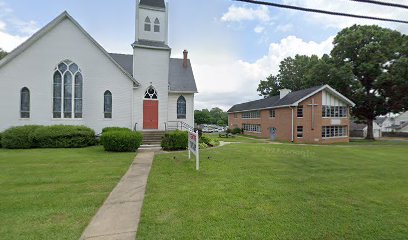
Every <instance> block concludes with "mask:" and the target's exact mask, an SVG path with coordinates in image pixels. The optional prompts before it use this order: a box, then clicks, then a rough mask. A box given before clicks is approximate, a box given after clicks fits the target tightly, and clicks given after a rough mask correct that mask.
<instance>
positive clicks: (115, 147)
mask: <svg viewBox="0 0 408 240" xmlns="http://www.w3.org/2000/svg"><path fill="white" fill-rule="evenodd" d="M142 141H143V135H142V134H141V133H139V132H132V131H123V130H116V131H107V132H106V131H105V133H103V134H102V137H101V143H102V145H103V147H104V148H105V151H109V152H135V151H136V150H137V149H139V147H140V145H142Z"/></svg>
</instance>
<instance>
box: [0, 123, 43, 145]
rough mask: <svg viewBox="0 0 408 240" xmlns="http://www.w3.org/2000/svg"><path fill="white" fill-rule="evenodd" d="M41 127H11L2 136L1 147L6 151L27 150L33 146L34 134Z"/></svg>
mask: <svg viewBox="0 0 408 240" xmlns="http://www.w3.org/2000/svg"><path fill="white" fill-rule="evenodd" d="M40 128H42V126H36V125H27V126H21V127H12V128H9V129H7V130H6V131H5V132H4V133H3V134H2V140H1V143H2V144H1V145H2V146H3V147H4V148H8V149H29V148H32V147H33V146H34V132H35V131H36V130H37V129H40Z"/></svg>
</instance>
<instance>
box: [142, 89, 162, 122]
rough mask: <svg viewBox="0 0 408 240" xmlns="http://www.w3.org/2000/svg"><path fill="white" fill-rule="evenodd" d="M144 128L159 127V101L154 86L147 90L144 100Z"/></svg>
mask: <svg viewBox="0 0 408 240" xmlns="http://www.w3.org/2000/svg"><path fill="white" fill-rule="evenodd" d="M143 129H159V101H158V95H157V92H156V89H154V87H153V86H150V87H149V88H148V89H147V90H146V93H145V97H144V101H143Z"/></svg>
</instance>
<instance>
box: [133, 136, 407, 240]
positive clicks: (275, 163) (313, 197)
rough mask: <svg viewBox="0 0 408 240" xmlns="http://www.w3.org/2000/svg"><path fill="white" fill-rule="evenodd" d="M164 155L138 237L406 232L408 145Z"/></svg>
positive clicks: (257, 147) (398, 235)
mask: <svg viewBox="0 0 408 240" xmlns="http://www.w3.org/2000/svg"><path fill="white" fill-rule="evenodd" d="M186 155H187V154H186V153H174V154H164V155H157V156H156V158H155V160H154V164H153V168H152V171H151V175H150V177H149V182H148V189H147V194H146V197H145V203H144V206H143V211H142V218H141V223H140V225H139V230H138V239H394V240H397V239H406V238H407V236H408V158H407V156H408V148H407V147H406V146H398V145H394V146H382V145H372V146H371V147H366V146H353V145H351V146H350V147H349V146H322V147H319V146H299V145H291V144H283V145H271V144H233V145H228V146H225V147H221V148H216V149H209V150H204V151H202V152H201V159H202V165H201V171H200V172H196V171H195V170H194V162H193V161H188V160H187V157H186Z"/></svg>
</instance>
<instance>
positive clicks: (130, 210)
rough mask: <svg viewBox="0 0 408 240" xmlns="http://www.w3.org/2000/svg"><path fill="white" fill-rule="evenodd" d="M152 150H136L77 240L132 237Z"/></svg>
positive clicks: (150, 164)
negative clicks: (118, 179) (131, 161)
mask: <svg viewBox="0 0 408 240" xmlns="http://www.w3.org/2000/svg"><path fill="white" fill-rule="evenodd" d="M153 157H154V152H153V151H146V152H139V153H138V154H137V156H136V158H135V160H134V161H133V163H132V166H131V167H130V168H129V170H128V172H127V173H126V174H125V175H124V176H123V178H122V180H121V181H120V182H119V184H118V185H117V186H116V187H115V189H113V191H112V192H111V194H110V195H109V197H108V199H107V200H106V201H105V203H104V204H103V205H102V207H101V208H100V209H99V210H98V212H97V213H96V215H95V216H94V218H93V219H92V221H91V223H90V224H89V225H88V227H87V228H86V229H85V231H84V233H83V234H82V237H81V240H85V239H92V240H128V239H129V240H134V239H135V238H136V231H137V227H138V224H139V220H140V213H141V210H142V206H143V199H144V194H145V190H146V184H147V178H148V176H149V172H150V169H151V166H152V162H153Z"/></svg>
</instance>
